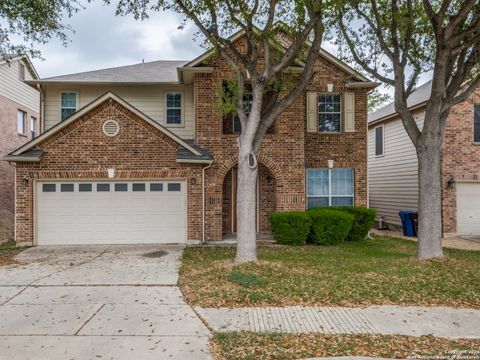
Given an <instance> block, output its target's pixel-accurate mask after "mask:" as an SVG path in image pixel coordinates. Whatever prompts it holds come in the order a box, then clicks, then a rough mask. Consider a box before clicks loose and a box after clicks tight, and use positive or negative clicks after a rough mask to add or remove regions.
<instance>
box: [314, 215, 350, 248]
mask: <svg viewBox="0 0 480 360" xmlns="http://www.w3.org/2000/svg"><path fill="white" fill-rule="evenodd" d="M307 213H308V215H309V216H310V217H311V219H312V230H311V232H310V235H309V241H311V242H313V243H314V244H318V245H332V244H338V243H341V242H343V241H345V240H346V238H347V236H348V234H349V233H350V230H351V228H352V225H353V221H354V216H353V215H350V214H348V213H346V212H343V211H338V210H332V209H330V208H313V209H309V210H308V211H307Z"/></svg>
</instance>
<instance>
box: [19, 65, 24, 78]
mask: <svg viewBox="0 0 480 360" xmlns="http://www.w3.org/2000/svg"><path fill="white" fill-rule="evenodd" d="M18 78H19V79H20V80H25V65H23V64H22V63H20V62H19V63H18Z"/></svg>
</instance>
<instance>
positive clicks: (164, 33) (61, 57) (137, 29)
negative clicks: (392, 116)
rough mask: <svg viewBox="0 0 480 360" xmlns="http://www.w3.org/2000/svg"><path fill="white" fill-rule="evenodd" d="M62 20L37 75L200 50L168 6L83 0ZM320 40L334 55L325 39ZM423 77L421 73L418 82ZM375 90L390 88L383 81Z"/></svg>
mask: <svg viewBox="0 0 480 360" xmlns="http://www.w3.org/2000/svg"><path fill="white" fill-rule="evenodd" d="M67 23H68V24H69V25H70V26H71V27H72V29H73V30H74V33H70V34H69V42H68V45H67V47H64V46H63V45H62V44H61V42H60V41H58V40H53V41H51V42H50V43H48V44H47V45H43V46H40V47H39V50H41V52H42V56H43V57H44V59H45V60H43V61H42V60H38V59H34V60H33V63H34V66H35V68H36V69H37V71H38V73H39V75H40V77H41V78H46V77H50V76H56V75H64V74H71V73H76V72H82V71H89V70H96V69H104V68H108V67H115V66H122V65H129V64H135V63H139V62H141V61H142V59H144V60H145V61H146V62H147V61H154V60H191V59H193V58H195V57H197V56H198V55H200V54H201V53H202V52H203V49H202V47H201V43H200V40H198V39H197V41H195V40H194V39H193V37H194V36H193V35H194V33H195V27H194V25H193V24H187V26H186V27H185V28H184V29H181V30H180V29H178V26H179V24H180V23H181V17H180V16H179V15H178V14H175V13H173V12H160V13H153V14H152V16H151V17H150V18H149V19H147V20H144V21H140V20H135V19H133V17H132V16H127V17H122V16H115V7H114V6H104V5H103V1H97V2H93V3H87V4H86V9H85V10H82V11H80V12H79V13H77V14H75V15H74V16H73V17H72V18H70V19H67ZM322 46H323V47H324V48H325V49H326V50H328V51H329V52H331V53H333V54H334V55H335V53H336V51H335V50H336V49H335V47H334V46H333V45H332V44H331V43H328V42H324V43H323V44H322ZM428 78H429V75H426V76H423V77H422V79H421V81H420V82H419V84H421V83H423V82H424V81H426V80H428ZM379 90H380V91H381V92H388V93H392V89H385V88H384V87H383V86H382V87H381V88H379Z"/></svg>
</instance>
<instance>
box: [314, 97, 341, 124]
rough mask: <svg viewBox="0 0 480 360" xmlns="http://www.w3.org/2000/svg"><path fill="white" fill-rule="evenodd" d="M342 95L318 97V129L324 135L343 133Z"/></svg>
mask: <svg viewBox="0 0 480 360" xmlns="http://www.w3.org/2000/svg"><path fill="white" fill-rule="evenodd" d="M340 104H341V101H340V94H319V95H318V129H319V131H320V132H323V133H339V132H340V131H341V106H340Z"/></svg>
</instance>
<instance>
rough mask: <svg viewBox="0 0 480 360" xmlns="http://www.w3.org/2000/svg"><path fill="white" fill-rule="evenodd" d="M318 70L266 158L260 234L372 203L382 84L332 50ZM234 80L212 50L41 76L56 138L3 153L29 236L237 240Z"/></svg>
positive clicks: (272, 136)
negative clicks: (370, 165) (338, 207)
mask: <svg viewBox="0 0 480 360" xmlns="http://www.w3.org/2000/svg"><path fill="white" fill-rule="evenodd" d="M242 35H243V34H242V33H237V34H235V35H234V39H236V40H235V41H236V44H239V43H240V42H241V41H242ZM239 46H240V45H239ZM301 66H302V65H301V64H296V65H295V66H293V67H292V68H291V69H290V70H292V71H295V70H297V71H298V70H299V69H301ZM316 66H317V68H318V73H317V75H316V76H315V77H314V78H313V80H312V81H311V83H310V85H308V87H307V89H306V91H305V93H304V94H303V95H302V96H301V97H300V98H299V99H298V100H297V101H296V102H295V103H294V104H293V105H292V106H291V107H290V108H289V109H287V110H286V111H285V112H284V113H283V114H282V115H281V116H280V118H279V119H278V120H277V122H276V123H275V125H274V126H273V127H272V128H271V129H270V130H269V131H268V133H267V134H266V136H265V139H264V141H263V144H262V146H261V149H260V151H259V152H258V160H259V163H260V170H259V180H258V186H257V194H258V196H257V200H258V201H257V214H256V216H257V225H256V226H257V233H258V234H259V235H262V234H269V233H270V228H269V221H268V215H269V213H270V212H272V211H274V210H276V211H287V210H304V209H305V208H306V207H307V206H314V205H329V204H332V205H335V204H350V205H352V204H356V205H364V206H366V205H367V92H368V91H370V90H371V89H372V88H373V87H375V86H376V84H375V83H372V82H370V81H369V80H368V79H366V78H364V77H363V76H361V75H360V74H358V73H357V72H356V71H354V70H353V69H351V68H350V67H348V66H347V65H345V64H344V63H342V62H341V61H339V60H338V59H336V58H334V57H333V56H332V55H330V54H328V53H327V52H325V51H322V53H321V56H320V57H319V59H318V63H317V65H316ZM232 78H234V73H233V72H232V70H231V69H230V67H229V65H228V64H227V63H226V62H225V60H224V59H223V58H221V57H219V56H218V55H217V54H215V53H214V52H213V51H211V52H207V53H205V54H203V55H202V56H200V57H198V58H196V59H194V60H192V61H154V62H150V63H141V64H136V65H130V66H123V67H118V68H112V69H105V70H98V71H91V72H85V73H79V74H73V75H65V76H57V77H52V78H47V79H42V80H36V81H32V82H31V83H32V84H39V85H40V86H41V88H42V94H43V97H42V102H44V104H45V106H44V113H43V116H42V126H43V127H42V129H43V130H44V132H43V133H42V135H40V136H39V137H38V138H36V139H35V140H34V141H32V142H30V143H28V144H27V145H25V146H23V147H21V148H19V149H17V150H16V151H14V152H12V153H11V154H10V155H9V156H7V157H4V160H9V161H14V162H16V168H17V204H18V206H17V213H16V239H17V242H18V243H20V244H111V243H116V244H122V243H186V242H187V241H193V242H195V241H202V240H203V241H214V240H221V239H222V238H225V237H229V236H232V234H235V232H236V174H237V170H236V165H237V152H238V149H237V140H238V130H239V126H238V119H236V118H235V117H233V116H225V117H224V116H222V112H221V110H220V107H219V106H218V104H219V102H220V99H219V93H220V91H219V90H220V89H221V88H222V87H223V86H225V84H226V81H227V80H229V79H232ZM328 84H331V85H332V86H333V89H330V91H328V88H329V87H330V86H328ZM246 103H248V95H247V96H246ZM329 165H330V168H329Z"/></svg>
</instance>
